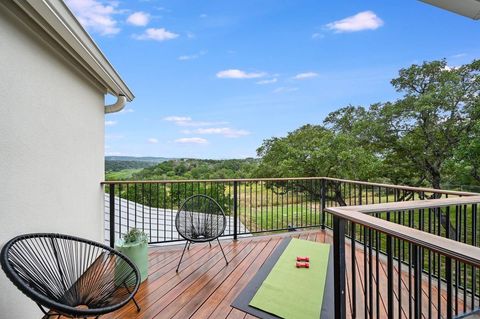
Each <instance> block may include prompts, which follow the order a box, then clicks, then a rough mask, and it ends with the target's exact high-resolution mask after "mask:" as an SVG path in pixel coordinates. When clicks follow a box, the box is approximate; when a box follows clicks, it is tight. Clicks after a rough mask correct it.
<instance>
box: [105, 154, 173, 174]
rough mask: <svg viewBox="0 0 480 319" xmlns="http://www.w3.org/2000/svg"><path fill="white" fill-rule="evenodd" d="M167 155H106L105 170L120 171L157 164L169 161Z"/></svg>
mask: <svg viewBox="0 0 480 319" xmlns="http://www.w3.org/2000/svg"><path fill="white" fill-rule="evenodd" d="M169 160H170V159H169V158H165V157H134V156H105V172H107V173H108V172H120V171H123V170H130V171H129V173H132V172H133V171H131V170H138V169H142V168H147V167H151V166H155V165H157V164H159V163H163V162H166V161H169Z"/></svg>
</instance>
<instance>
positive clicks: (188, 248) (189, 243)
mask: <svg viewBox="0 0 480 319" xmlns="http://www.w3.org/2000/svg"><path fill="white" fill-rule="evenodd" d="M191 244H192V242H191V241H189V242H188V247H187V250H190V245H191Z"/></svg>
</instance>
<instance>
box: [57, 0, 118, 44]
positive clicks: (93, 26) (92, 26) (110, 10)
mask: <svg viewBox="0 0 480 319" xmlns="http://www.w3.org/2000/svg"><path fill="white" fill-rule="evenodd" d="M66 3H67V5H68V7H69V8H70V10H72V12H73V13H74V14H75V16H76V17H77V19H78V21H79V22H80V23H81V24H82V25H83V27H84V28H86V29H89V30H91V31H93V32H97V33H99V34H101V35H113V34H117V33H118V32H120V28H119V27H118V26H117V21H116V20H115V18H114V15H115V14H117V13H119V11H118V10H117V9H116V8H117V6H118V3H116V2H108V3H105V4H103V3H102V1H97V0H67V1H66Z"/></svg>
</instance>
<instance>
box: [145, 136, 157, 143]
mask: <svg viewBox="0 0 480 319" xmlns="http://www.w3.org/2000/svg"><path fill="white" fill-rule="evenodd" d="M147 142H148V143H150V144H157V143H158V140H157V139H156V138H154V137H150V138H149V139H148V140H147Z"/></svg>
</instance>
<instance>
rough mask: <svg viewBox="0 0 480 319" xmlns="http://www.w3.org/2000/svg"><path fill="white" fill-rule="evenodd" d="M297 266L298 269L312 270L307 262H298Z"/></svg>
mask: <svg viewBox="0 0 480 319" xmlns="http://www.w3.org/2000/svg"><path fill="white" fill-rule="evenodd" d="M296 266H297V268H310V264H309V263H305V262H297V263H296Z"/></svg>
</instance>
